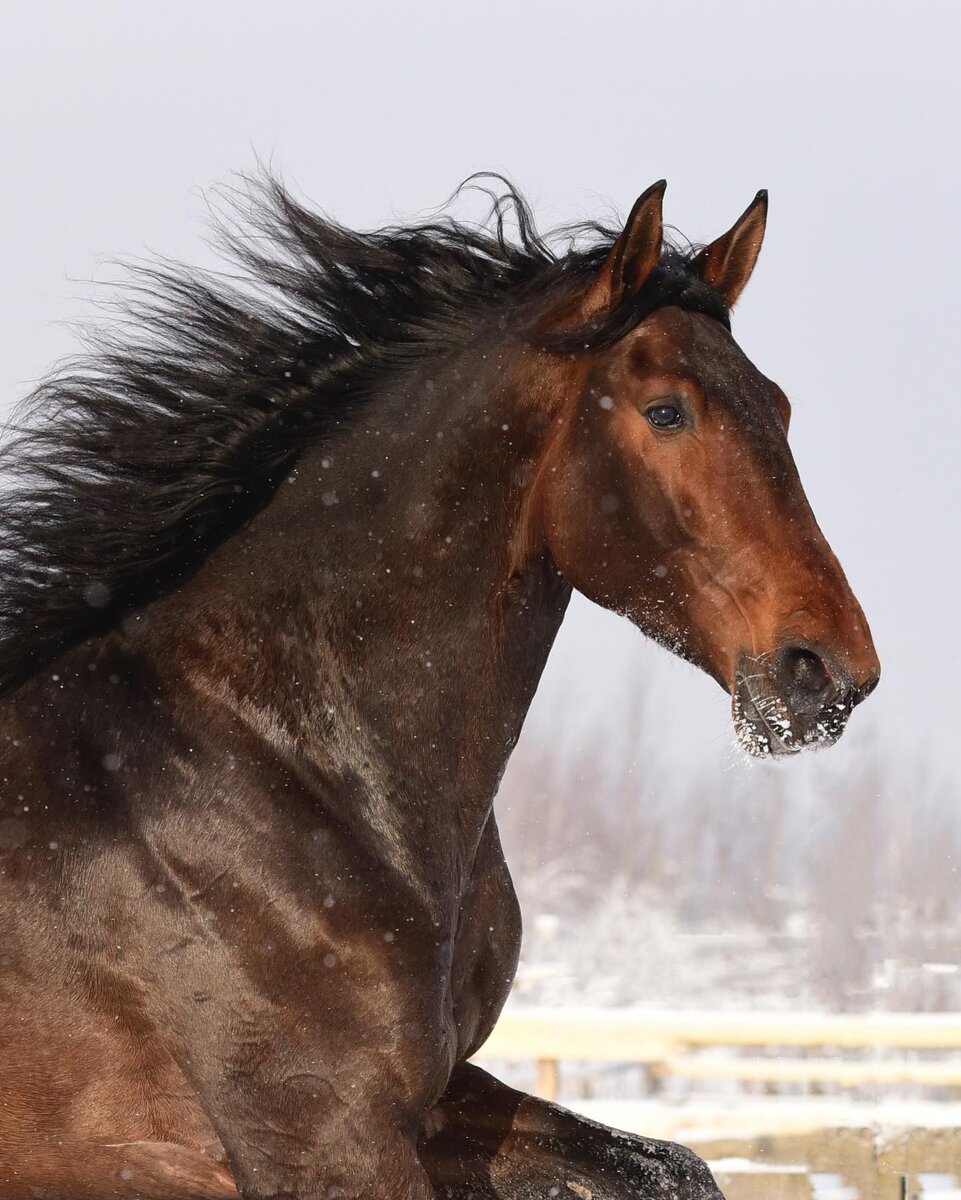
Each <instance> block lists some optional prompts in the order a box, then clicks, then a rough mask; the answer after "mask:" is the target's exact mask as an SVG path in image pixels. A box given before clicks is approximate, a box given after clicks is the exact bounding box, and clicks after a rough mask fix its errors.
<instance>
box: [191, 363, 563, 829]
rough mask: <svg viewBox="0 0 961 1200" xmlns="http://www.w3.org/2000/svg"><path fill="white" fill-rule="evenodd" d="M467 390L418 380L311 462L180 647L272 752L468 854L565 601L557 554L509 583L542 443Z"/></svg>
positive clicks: (474, 373)
mask: <svg viewBox="0 0 961 1200" xmlns="http://www.w3.org/2000/svg"><path fill="white" fill-rule="evenodd" d="M467 371H468V365H467V364H463V363H462V364H461V369H458V368H448V372H447V375H446V377H445V380H444V386H443V387H442V386H441V384H440V383H439V382H438V381H437V380H436V379H435V380H434V381H432V380H431V379H429V378H426V377H424V378H418V379H415V380H414V379H412V380H408V382H407V383H406V385H405V387H404V388H403V389H401V388H398V389H397V390H395V391H394V392H392V393H390V394H387V395H385V396H384V397H383V398H382V399H379V400H377V401H374V402H371V405H370V408H369V409H368V410H367V411H365V412H364V413H362V414H361V415H360V416H359V417H358V418H356V420H355V424H354V427H353V428H352V429H351V430H350V432H349V433H347V434H345V435H344V436H342V437H341V438H339V439H337V441H336V442H335V443H333V444H331V445H330V446H328V447H326V448H323V449H316V450H312V451H310V452H309V453H307V454H306V455H305V456H304V457H303V458H302V460H301V462H300V464H299V465H298V467H297V469H296V470H295V471H294V472H293V474H292V475H291V477H290V479H289V480H288V481H287V482H285V483H284V484H283V485H282V487H281V489H280V492H279V493H278V495H277V497H276V498H275V499H274V501H273V502H272V503H271V504H270V505H269V506H268V508H267V509H265V510H264V512H263V513H262V514H260V516H259V517H258V518H257V519H256V520H255V521H254V522H253V523H252V525H251V526H250V528H249V529H248V530H247V531H246V532H245V533H244V534H242V535H241V536H239V537H237V538H235V539H233V540H232V542H231V543H230V544H229V545H227V546H225V547H224V548H222V551H221V553H219V554H218V555H217V556H215V559H214V560H212V561H211V563H210V564H208V569H206V570H205V571H204V572H202V573H201V575H200V576H199V577H198V579H197V581H196V586H194V587H193V588H192V598H191V599H190V602H189V608H190V612H189V614H188V617H189V619H188V620H187V621H186V622H185V623H183V624H182V628H184V629H185V630H186V633H185V636H183V637H181V638H180V645H181V647H182V652H181V666H182V668H183V669H184V670H186V671H187V672H188V673H197V672H202V673H204V675H205V676H207V678H206V679H205V683H206V684H207V685H209V684H210V682H211V680H210V676H211V674H213V675H215V676H218V677H219V678H218V679H217V680H216V685H217V686H216V688H215V690H217V691H218V692H219V694H221V695H224V696H225V697H227V701H228V703H231V704H234V705H235V706H236V707H237V710H238V711H244V712H246V713H247V714H248V715H250V714H254V715H255V716H256V720H257V722H258V723H259V727H260V728H261V729H262V730H264V731H267V732H265V734H264V736H275V737H282V738H283V739H284V741H285V743H286V744H287V745H295V746H296V747H298V749H299V751H300V752H301V753H302V754H304V755H306V756H307V757H308V758H310V759H312V760H313V761H314V762H315V763H316V764H317V765H319V766H320V767H321V768H322V769H323V772H324V774H325V775H326V776H330V774H331V773H333V774H334V776H335V777H340V776H346V775H348V774H349V775H350V777H352V778H357V777H358V776H360V777H361V778H362V779H364V780H366V782H367V783H368V784H369V786H370V787H371V788H376V790H377V791H378V792H379V793H381V794H389V795H391V796H393V797H396V803H397V804H398V805H399V806H400V807H401V808H403V807H404V806H405V805H408V806H410V808H411V811H413V810H414V809H415V808H416V809H418V810H423V811H420V812H419V814H418V816H417V820H418V821H419V822H421V823H423V821H424V820H425V819H426V820H428V821H446V822H447V823H450V821H451V817H452V815H454V816H455V819H456V820H457V822H459V824H460V825H461V826H462V833H463V835H464V836H463V839H462V840H463V842H464V844H465V845H469V843H470V842H471V840H472V839H473V838H474V837H475V836H476V835H477V834H478V833H479V830H480V828H481V827H482V826H483V823H484V822H485V821H486V818H487V814H488V812H489V806H490V802H491V799H492V796H493V792H494V790H495V789H496V786H497V783H498V781H499V778H500V774H501V772H502V771H503V768H504V766H505V765H506V761H507V758H508V756H509V754H510V751H511V749H512V747H513V744H514V742H515V740H516V738H517V736H518V734H519V732H520V728H521V725H522V723H523V719H524V716H525V714H526V712H527V708H528V706H529V704H530V701H531V699H532V697H533V693H534V690H535V688H536V686H537V682H538V679H539V677H540V674H541V671H542V669H543V667H544V663H545V661H546V659H547V654H548V652H549V650H550V647H551V644H552V643H553V640H554V637H555V635H556V633H557V630H558V627H559V625H560V621H561V619H562V617H563V613H564V609H565V608H566V605H567V601H568V599H569V595H570V589H569V588H568V587H567V585H566V584H565V583H564V582H563V580H561V579H560V578H559V576H558V574H557V572H556V570H555V569H554V568H553V566H552V564H551V562H550V560H549V558H548V556H547V554H546V552H538V551H537V548H536V547H535V548H534V551H533V553H532V554H531V555H530V556H529V558H528V561H527V562H526V563H525V564H524V565H523V566H522V567H521V568H520V569H518V567H517V564H516V563H514V564H512V551H511V547H512V544H513V542H514V541H515V540H516V533H517V528H516V527H517V522H518V521H519V520H520V519H521V510H522V505H523V493H524V481H525V479H526V478H527V477H529V475H530V472H531V468H532V466H533V464H534V462H535V461H536V456H537V453H538V449H539V447H538V444H537V443H538V440H539V436H542V435H538V434H536V433H535V432H531V430H530V428H529V425H530V422H529V420H528V419H527V418H525V419H524V420H523V421H521V420H519V413H518V404H519V403H520V401H519V400H518V398H517V394H516V390H515V392H514V393H513V394H512V395H508V394H507V392H506V391H504V390H503V389H499V388H498V387H497V384H496V382H492V380H491V378H490V374H489V372H490V368H485V366H484V364H483V363H481V364H473V365H472V370H471V373H470V375H468V374H467ZM485 374H486V375H487V378H486V380H485ZM467 378H473V380H474V382H473V383H460V385H459V390H458V387H457V383H458V381H459V380H464V379H467ZM432 384H433V386H432ZM182 619H183V614H182V613H181V620H182ZM271 731H272V732H271ZM375 777H376V778H375Z"/></svg>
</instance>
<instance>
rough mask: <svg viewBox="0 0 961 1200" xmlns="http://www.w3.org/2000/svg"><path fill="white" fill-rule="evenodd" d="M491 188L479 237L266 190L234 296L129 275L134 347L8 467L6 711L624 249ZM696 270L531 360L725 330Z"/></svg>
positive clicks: (655, 281)
mask: <svg viewBox="0 0 961 1200" xmlns="http://www.w3.org/2000/svg"><path fill="white" fill-rule="evenodd" d="M498 182H499V183H501V184H503V186H504V191H503V193H502V194H500V195H498V196H492V198H493V209H492V214H491V218H490V219H489V221H488V222H487V223H486V224H484V225H481V226H476V225H470V224H465V223H460V222H457V221H455V220H454V219H453V218H450V217H443V218H440V219H438V220H435V221H433V222H430V223H427V224H421V225H416V226H411V227H406V228H388V229H384V230H380V231H378V232H374V233H357V232H354V231H352V230H349V229H345V228H343V227H341V226H339V225H337V224H335V223H334V222H332V221H329V220H327V219H325V218H324V217H321V216H319V215H317V214H315V213H312V212H310V211H308V210H307V209H305V208H303V207H302V206H301V205H300V204H298V203H297V202H295V201H294V200H293V199H292V198H291V197H290V195H289V194H288V192H287V191H286V190H285V189H284V187H283V185H282V184H281V183H279V182H278V181H276V180H275V179H272V178H269V177H265V178H264V179H262V180H260V181H258V182H255V183H254V184H253V185H252V186H251V187H250V189H248V190H247V191H246V192H244V193H243V195H242V196H241V198H240V200H238V202H237V203H238V207H239V208H241V209H242V210H243V211H242V213H241V220H240V221H239V222H237V223H236V224H234V225H232V226H231V229H230V230H228V231H227V232H226V233H225V234H224V240H225V243H226V245H227V247H228V249H229V251H230V255H231V258H232V260H233V263H234V265H235V266H239V267H240V268H241V276H240V280H239V282H237V283H228V282H224V279H223V278H222V277H221V276H215V275H212V274H202V273H198V272H192V271H188V270H185V269H182V268H180V267H169V266H166V265H159V266H148V267H143V266H138V267H133V268H131V271H130V275H131V277H130V282H129V284H128V287H127V289H126V292H125V296H124V299H123V302H122V312H123V314H124V318H125V324H126V325H127V326H131V325H132V326H133V327H134V328H135V330H136V332H135V333H132V334H120V335H117V334H108V335H105V334H98V335H97V336H96V338H95V348H94V352H92V353H91V354H90V355H89V356H88V357H85V358H82V359H79V360H75V361H73V362H71V363H68V364H67V365H66V366H65V367H64V368H63V369H61V370H60V371H59V372H58V373H57V374H55V375H53V376H52V377H50V378H49V379H47V380H46V381H45V382H43V383H42V384H41V385H40V386H39V387H38V388H37V390H36V391H35V392H34V393H33V395H32V396H31V397H29V398H28V400H27V401H26V405H27V418H28V419H27V421H26V423H25V425H23V424H21V425H19V426H18V428H17V430H16V432H15V434H14V437H13V438H12V440H11V441H10V442H9V443H8V444H7V446H6V448H5V449H4V452H3V455H2V458H0V470H2V471H3V472H5V473H6V474H7V475H8V476H10V477H12V481H13V487H12V490H9V491H7V492H6V493H4V494H3V511H2V515H0V691H3V690H7V689H9V688H11V687H13V686H15V685H16V684H17V683H19V682H21V681H23V680H24V679H25V678H27V677H28V676H30V675H31V674H33V673H35V672H36V671H37V670H39V669H40V667H41V666H43V665H44V663H45V662H47V661H49V660H50V659H51V658H52V657H53V656H54V655H56V654H57V653H59V652H61V651H62V650H64V649H66V648H67V647H69V646H70V645H72V644H75V643H77V642H78V641H81V640H82V639H84V638H86V637H88V636H91V635H93V634H96V633H99V632H103V631H105V630H107V629H109V628H110V627H112V626H113V625H115V624H116V623H117V622H118V620H119V619H120V618H122V617H123V615H124V614H125V613H127V612H129V611H130V610H132V609H135V608H137V607H138V606H140V605H142V604H144V603H146V602H148V601H149V600H152V599H154V598H155V597H157V596H158V595H160V594H161V593H163V592H165V591H167V590H169V589H170V588H172V587H174V586H176V585H177V583H178V582H180V581H182V580H183V579H184V578H186V577H187V576H188V575H189V574H190V573H191V572H192V571H194V570H196V569H197V567H198V566H199V565H200V563H201V562H202V561H203V560H204V559H205V558H206V557H207V556H208V555H209V554H210V552H211V551H212V550H213V548H214V547H215V546H216V545H217V544H219V543H220V542H222V541H223V540H224V539H225V538H226V537H227V536H229V534H230V533H232V532H233V531H234V530H236V529H237V528H239V527H240V526H241V525H242V524H244V523H245V522H246V521H248V520H249V519H250V518H251V516H252V515H253V514H254V513H255V512H256V511H258V510H259V509H260V508H262V507H263V506H264V505H265V504H266V503H267V502H268V501H269V499H270V497H271V496H272V494H273V491H274V489H275V488H276V487H277V485H278V483H279V482H280V481H281V480H282V479H283V477H284V476H285V475H286V474H287V472H288V471H289V470H290V468H291V467H292V465H293V463H294V461H295V460H296V458H297V457H298V455H299V454H300V453H301V452H302V451H303V450H305V449H306V448H307V447H308V446H309V445H311V444H312V443H314V442H316V441H317V440H318V439H325V438H328V437H330V436H332V435H333V434H334V433H335V432H336V430H337V428H338V426H339V425H341V424H343V423H344V422H345V421H348V420H349V418H350V415H351V413H352V412H353V411H355V410H356V407H357V406H358V405H360V404H362V403H364V402H365V401H366V400H367V399H368V398H369V397H371V396H372V395H373V394H375V392H376V389H377V387H378V386H379V385H380V384H381V383H382V381H383V380H384V378H385V376H387V375H388V374H389V373H390V372H392V371H396V370H399V369H402V368H403V366H404V365H405V364H407V363H411V362H420V361H422V360H423V359H424V358H426V357H427V356H430V355H432V354H436V353H441V352H443V351H445V350H450V349H452V348H454V347H456V346H458V345H461V344H463V343H464V342H465V340H466V337H467V335H468V334H469V332H470V330H471V329H472V328H474V327H476V325H477V322H478V321H479V320H482V319H485V318H486V317H497V316H499V317H500V318H501V320H502V321H503V320H505V319H506V321H507V323H508V325H509V326H510V327H511V328H513V329H515V330H516V331H519V332H521V333H527V332H528V331H529V330H531V329H533V328H534V324H535V321H534V318H535V317H536V316H540V315H543V313H544V312H545V311H547V309H548V308H549V307H550V306H551V305H552V304H554V303H557V302H559V301H560V300H561V299H562V298H563V297H564V295H565V294H569V293H570V292H571V291H572V289H573V288H575V287H576V286H577V285H578V284H579V283H581V282H583V281H585V280H586V279H587V278H589V277H590V275H591V273H592V272H593V271H595V270H596V269H597V267H598V266H599V265H600V263H601V262H602V261H603V258H604V256H605V255H606V253H607V252H608V250H609V248H610V246H611V245H612V244H613V241H614V239H615V237H616V231H615V230H613V229H609V228H606V227H604V226H602V225H599V224H597V223H593V222H592V223H588V224H584V225H580V226H572V227H568V228H565V229H564V230H561V231H558V233H556V234H554V235H551V236H549V237H543V236H541V235H540V234H538V233H537V231H536V229H535V226H534V222H533V218H532V215H531V211H530V208H529V207H528V205H527V203H526V201H525V200H524V199H523V197H522V196H521V195H520V194H519V193H518V192H517V191H516V190H515V189H514V188H513V187H511V186H510V185H509V184H507V183H506V182H505V181H503V180H498ZM508 218H511V219H512V223H513V225H514V226H515V228H516V232H515V234H514V235H513V236H511V235H510V233H509V232H508V228H507V226H508ZM559 240H560V242H561V243H562V245H561V249H560V251H557V250H555V249H554V248H553V247H554V246H555V245H557V244H558V242H559ZM692 256H693V253H692V251H687V252H682V251H679V250H675V249H670V248H668V249H666V250H665V252H664V255H663V257H662V260H661V264H660V266H659V268H658V269H657V271H655V273H654V276H653V278H652V279H651V280H650V281H649V282H648V284H647V285H646V286H645V288H644V289H643V291H642V293H641V295H640V296H639V297H637V298H636V300H634V301H633V302H632V303H631V304H630V305H629V306H625V307H624V309H623V310H622V311H621V310H619V311H616V312H614V313H612V314H610V315H608V316H607V317H605V318H604V319H603V320H601V321H595V322H593V323H591V324H589V325H586V326H582V327H580V328H578V329H572V330H568V331H565V332H564V333H563V334H560V335H558V334H555V335H552V336H551V337H550V338H540V339H539V344H540V345H541V346H542V347H543V348H544V349H545V350H547V351H549V352H554V353H580V352H584V351H590V350H593V349H598V348H601V347H603V346H607V345H610V344H612V343H613V342H614V341H616V340H617V339H618V338H619V337H622V336H623V335H624V334H625V333H626V332H627V331H628V330H630V329H631V328H632V327H634V326H635V325H636V324H637V323H638V322H639V321H640V320H642V319H643V317H644V316H646V315H648V314H649V313H650V312H652V311H653V310H654V309H656V308H658V307H661V306H662V305H664V304H669V303H673V304H681V305H683V306H684V307H687V308H690V309H694V310H696V311H701V312H706V313H708V314H710V315H711V316H714V317H716V318H717V319H719V320H722V321H724V322H725V323H726V321H727V310H726V308H725V306H724V303H723V300H722V299H721V298H720V296H718V294H717V293H715V292H713V291H712V290H711V289H710V288H708V287H707V286H706V285H705V284H704V283H702V282H701V281H700V280H699V279H698V277H697V276H696V274H695V273H694V271H693V270H692V267H691V261H692ZM530 336H531V339H532V340H535V335H533V334H531V335H530Z"/></svg>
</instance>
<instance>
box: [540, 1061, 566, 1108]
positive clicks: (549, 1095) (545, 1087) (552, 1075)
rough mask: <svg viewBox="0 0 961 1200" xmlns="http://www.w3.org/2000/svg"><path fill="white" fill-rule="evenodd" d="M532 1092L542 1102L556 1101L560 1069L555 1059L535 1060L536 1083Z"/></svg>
mask: <svg viewBox="0 0 961 1200" xmlns="http://www.w3.org/2000/svg"><path fill="white" fill-rule="evenodd" d="M534 1091H535V1092H536V1093H537V1095H538V1096H540V1097H541V1099H542V1100H556V1099H557V1093H558V1092H559V1091H560V1068H559V1066H558V1062H557V1059H556V1058H539V1059H538V1060H537V1083H536V1084H535V1085H534Z"/></svg>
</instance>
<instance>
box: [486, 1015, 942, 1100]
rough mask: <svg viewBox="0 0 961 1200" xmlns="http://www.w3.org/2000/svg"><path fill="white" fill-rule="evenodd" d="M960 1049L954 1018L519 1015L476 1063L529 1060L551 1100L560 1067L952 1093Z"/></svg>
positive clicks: (504, 1020) (509, 1018)
mask: <svg viewBox="0 0 961 1200" xmlns="http://www.w3.org/2000/svg"><path fill="white" fill-rule="evenodd" d="M762 1049H763V1050H765V1051H766V1052H767V1053H765V1054H764V1055H763V1056H760V1055H758V1054H756V1053H755V1054H753V1055H751V1054H745V1053H744V1052H745V1051H759V1050H762ZM772 1049H776V1050H778V1052H779V1053H778V1054H777V1055H776V1056H773V1057H772V1056H771V1055H770V1051H771V1050H772ZM811 1050H818V1051H820V1053H819V1054H817V1055H816V1056H811V1055H808V1054H804V1053H801V1052H803V1051H811ZM718 1051H723V1053H720V1054H719V1053H718ZM852 1051H853V1052H857V1056H856V1057H851V1052H852ZM917 1051H924V1052H925V1056H924V1057H923V1058H919V1057H912V1056H911V1054H910V1053H906V1052H917ZM959 1051H961V1013H868V1014H849V1013H844V1014H834V1013H787V1012H767V1013H708V1012H687V1013H686V1012H669V1011H664V1012H651V1011H645V1012H630V1011H626V1010H614V1011H611V1010H603V1009H600V1010H593V1009H576V1010H570V1009H567V1010H556V1011H552V1010H549V1009H522V1010H515V1011H510V1012H508V1013H505V1014H504V1015H503V1016H502V1017H501V1019H500V1021H499V1022H498V1024H497V1027H496V1028H495V1029H494V1032H493V1033H492V1034H491V1036H490V1038H489V1039H488V1040H487V1042H486V1043H485V1044H484V1046H483V1047H482V1048H481V1050H480V1052H479V1054H478V1055H477V1057H478V1058H479V1059H492V1058H497V1059H509V1060H513V1061H522V1062H523V1061H532V1062H535V1063H536V1064H537V1079H538V1091H539V1092H540V1094H541V1095H543V1096H544V1097H545V1098H546V1099H555V1098H556V1096H557V1094H558V1091H559V1088H560V1070H561V1064H562V1063H563V1062H565V1061H567V1062H598V1063H603V1062H610V1063H615V1062H616V1063H636V1064H642V1065H644V1066H645V1067H646V1068H647V1069H648V1071H649V1073H650V1076H651V1077H652V1078H653V1079H655V1080H663V1079H665V1078H667V1077H680V1078H686V1079H712V1080H725V1079H727V1080H737V1081H751V1080H753V1081H758V1082H763V1083H807V1084H811V1085H817V1084H822V1083H836V1084H838V1085H839V1086H842V1087H852V1086H857V1085H861V1084H870V1083H873V1084H878V1085H890V1084H898V1083H901V1084H916V1085H919V1086H924V1087H961V1054H958V1053H957V1052H959ZM708 1052H710V1053H708Z"/></svg>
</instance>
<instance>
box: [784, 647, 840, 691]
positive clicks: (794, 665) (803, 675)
mask: <svg viewBox="0 0 961 1200" xmlns="http://www.w3.org/2000/svg"><path fill="white" fill-rule="evenodd" d="M788 663H789V670H790V672H791V680H792V682H793V684H794V686H795V687H796V688H798V689H799V690H800V691H802V692H806V693H807V694H808V695H812V696H816V695H820V693H821V692H825V691H827V689H828V688H829V687H830V686H831V672H830V671H829V670H828V669H827V667H826V666H825V665H824V659H823V658H821V657H820V656H819V655H817V654H814V653H813V652H812V651H811V650H800V649H792V650H790V651H789V652H788Z"/></svg>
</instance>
